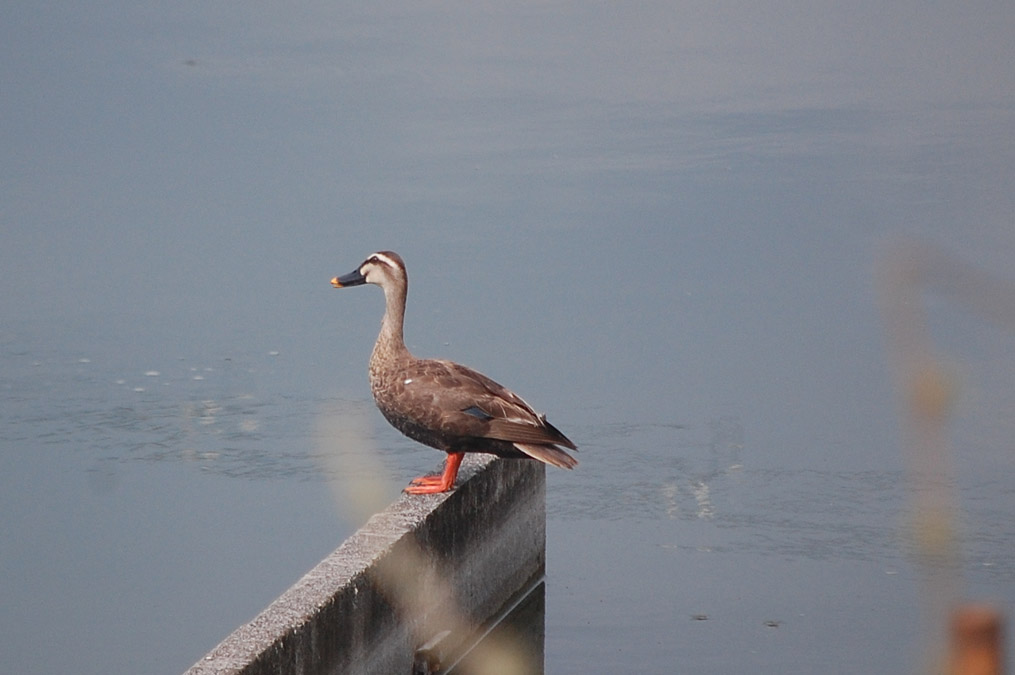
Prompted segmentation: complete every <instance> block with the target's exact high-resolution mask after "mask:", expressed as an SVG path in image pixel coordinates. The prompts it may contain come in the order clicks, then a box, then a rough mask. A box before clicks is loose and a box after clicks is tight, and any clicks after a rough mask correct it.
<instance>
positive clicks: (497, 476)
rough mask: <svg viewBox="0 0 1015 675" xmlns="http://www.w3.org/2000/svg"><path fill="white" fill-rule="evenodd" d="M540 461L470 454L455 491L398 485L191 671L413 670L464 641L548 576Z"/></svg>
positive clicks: (307, 674) (310, 673) (299, 674)
mask: <svg viewBox="0 0 1015 675" xmlns="http://www.w3.org/2000/svg"><path fill="white" fill-rule="evenodd" d="M544 469H545V467H544V465H543V464H541V463H539V462H531V461H519V460H503V459H497V458H494V457H491V456H488V455H479V456H470V457H468V458H467V459H466V461H465V463H463V465H462V470H461V473H460V474H459V476H460V479H459V480H460V482H459V487H458V488H457V489H456V490H455V491H454V492H451V493H445V494H441V495H418V496H413V495H402V496H401V497H400V498H399V499H398V500H397V501H395V502H394V503H393V504H391V505H390V506H389V507H388V508H387V509H385V510H384V511H382V512H380V513H378V514H376V515H374V516H373V517H371V518H370V520H368V521H367V523H366V525H364V526H363V527H362V528H361V529H360V530H358V531H357V532H356V533H355V534H353V535H352V536H351V537H350V538H349V539H348V540H346V541H345V542H344V543H343V544H342V545H341V546H340V547H339V548H338V549H336V550H335V551H334V552H333V553H332V554H331V555H329V556H328V557H327V558H325V559H324V560H323V561H321V562H320V563H319V564H318V565H317V566H316V567H315V568H314V569H312V570H310V572H308V573H307V574H306V575H305V576H304V577H303V578H302V579H300V580H299V581H298V582H296V584H295V585H293V586H292V587H291V588H290V589H289V590H287V591H286V592H285V593H284V594H283V595H282V596H281V597H279V598H278V599H277V600H276V601H275V602H273V603H272V604H271V605H269V606H268V608H267V609H265V610H264V611H263V612H262V613H261V614H260V615H258V616H257V617H256V618H254V620H253V621H251V622H250V623H248V624H246V625H244V626H241V627H240V628H238V629H237V630H236V631H235V632H234V633H233V634H232V635H230V636H229V637H228V638H226V639H225V640H224V641H223V642H222V643H221V644H219V645H218V646H217V647H215V649H213V650H212V651H211V652H209V653H208V655H207V656H205V657H204V658H203V659H201V660H200V661H199V662H198V663H196V664H195V665H194V666H193V667H191V669H190V670H188V671H187V673H186V675H210V674H212V673H216V674H225V673H230V674H237V675H238V674H243V675H266V674H269V673H271V674H282V673H285V674H286V675H289V674H292V675H326V674H327V675H331V674H337V673H383V674H384V675H391V674H392V673H407V674H408V673H410V672H411V669H412V662H413V652H414V651H415V649H416V648H417V647H418V646H420V645H422V644H423V643H425V642H427V641H428V640H430V639H432V638H433V637H434V636H436V635H438V634H439V633H440V632H441V631H443V630H450V631H452V633H453V634H455V635H460V636H461V640H462V641H466V640H468V639H469V635H468V633H469V631H470V630H471V628H473V627H476V626H478V625H480V624H482V623H484V622H485V621H486V620H487V619H488V618H490V617H491V616H493V615H494V614H495V613H496V612H497V611H498V610H499V609H500V608H501V607H502V606H503V605H504V604H505V603H506V602H507V601H509V600H510V599H511V598H512V597H513V596H514V595H515V594H516V593H518V592H519V591H520V590H522V589H524V588H525V587H526V586H527V585H529V584H530V583H531V581H532V579H534V578H537V577H538V576H541V575H542V572H543V569H544V565H545V551H546V478H545V470H544Z"/></svg>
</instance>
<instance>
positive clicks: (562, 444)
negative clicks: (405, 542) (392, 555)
mask: <svg viewBox="0 0 1015 675" xmlns="http://www.w3.org/2000/svg"><path fill="white" fill-rule="evenodd" d="M363 284H373V285H375V286H380V287H381V290H382V291H384V301H385V311H384V318H383V319H382V320H381V331H380V334H379V335H378V336H377V342H376V343H375V344H374V349H373V352H372V353H371V355H370V366H369V374H370V391H371V393H372V394H373V397H374V402H375V403H376V404H377V408H378V409H379V410H380V412H381V414H382V415H383V416H384V418H385V419H386V420H387V421H388V422H389V423H390V424H391V425H392V426H393V427H395V428H396V429H398V430H399V431H400V432H402V433H403V434H405V435H406V436H408V437H409V438H411V439H413V440H415V441H418V442H419V443H422V444H423V445H427V446H429V447H431V448H436V449H437V450H442V451H444V452H446V453H447V458H446V460H445V463H444V469H443V471H442V472H441V474H440V475H434V476H429V475H428V476H421V477H419V478H415V479H413V480H412V481H410V483H409V485H408V486H407V487H406V488H405V492H407V493H409V494H435V493H442V492H448V491H450V490H451V489H452V488H453V487H454V484H455V479H456V478H457V477H458V469H459V467H460V466H461V463H462V459H463V458H464V457H465V454H466V453H489V454H493V455H497V456H498V457H505V458H510V459H534V460H538V461H540V462H544V463H546V464H550V465H552V466H556V467H560V468H563V469H573V468H574V467H575V466H577V465H578V460H576V459H575V458H574V457H572V456H571V455H570V454H568V453H567V451H566V450H565V448H566V449H568V450H577V449H578V448H577V446H576V445H575V444H574V443H573V442H571V440H570V439H569V438H568V437H567V436H565V435H564V434H563V433H561V431H560V430H559V429H557V428H556V427H555V426H553V425H552V424H550V423H549V422H548V421H547V420H546V415H543V414H541V413H537V412H536V411H535V410H533V408H532V406H530V405H529V404H528V403H526V402H525V401H524V400H523V399H522V398H521V397H520V396H518V395H517V394H515V393H514V392H512V391H510V390H509V389H507V388H506V387H504V386H502V385H500V384H498V383H497V382H495V381H494V380H492V379H490V378H489V377H487V376H486V375H483V374H482V373H479V372H477V371H475V370H473V369H472V368H468V367H466V366H463V365H461V364H459V363H455V362H453V361H445V360H441V359H420V358H416V357H415V356H413V355H412V354H411V353H410V352H409V350H408V348H407V347H406V346H405V340H404V337H403V323H404V319H405V300H406V295H407V292H408V289H409V277H408V274H407V273H406V270H405V262H404V261H403V260H402V258H401V256H399V255H398V254H397V253H395V252H393V251H378V252H377V253H374V254H372V255H370V256H369V257H368V258H367V259H366V260H364V261H363V262H362V263H361V264H360V266H359V267H357V268H356V269H355V270H353V271H352V272H350V273H348V274H344V275H341V276H337V277H335V278H333V279H332V280H331V285H332V286H333V287H335V288H350V287H353V286H361V285H363Z"/></svg>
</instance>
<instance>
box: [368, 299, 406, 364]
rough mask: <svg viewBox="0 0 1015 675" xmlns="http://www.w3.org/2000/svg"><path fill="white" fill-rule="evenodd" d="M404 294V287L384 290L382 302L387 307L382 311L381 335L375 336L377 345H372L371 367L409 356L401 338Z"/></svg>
mask: <svg viewBox="0 0 1015 675" xmlns="http://www.w3.org/2000/svg"><path fill="white" fill-rule="evenodd" d="M405 294H406V288H405V287H404V286H394V287H389V288H385V289H384V301H385V303H386V305H387V307H386V309H385V311H384V319H383V320H382V321H381V333H380V335H378V336H377V344H375V345H374V352H373V355H372V356H371V358H370V361H371V365H372V366H373V365H374V364H380V363H384V362H386V361H388V360H389V359H397V358H399V357H404V356H408V355H409V350H408V349H406V347H405V339H404V338H403V336H402V324H403V321H404V319H405Z"/></svg>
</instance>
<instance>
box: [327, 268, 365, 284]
mask: <svg viewBox="0 0 1015 675" xmlns="http://www.w3.org/2000/svg"><path fill="white" fill-rule="evenodd" d="M366 282H367V278H366V277H365V276H363V275H362V274H360V273H359V270H356V271H355V272H349V273H348V274H343V275H342V276H340V277H335V278H334V279H332V280H331V285H332V286H334V287H335V288H345V287H346V286H359V285H360V284H365V283H366Z"/></svg>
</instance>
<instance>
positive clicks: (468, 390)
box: [406, 360, 576, 454]
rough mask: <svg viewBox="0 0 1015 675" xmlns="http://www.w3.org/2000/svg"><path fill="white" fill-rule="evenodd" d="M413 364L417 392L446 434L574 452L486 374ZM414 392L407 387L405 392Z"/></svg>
mask: <svg viewBox="0 0 1015 675" xmlns="http://www.w3.org/2000/svg"><path fill="white" fill-rule="evenodd" d="M417 364H418V366H417V377H418V382H419V385H420V386H419V388H418V391H419V392H420V395H422V396H424V397H427V398H430V397H432V399H431V400H432V405H433V406H434V407H435V408H436V409H438V410H440V420H439V424H440V426H441V427H442V428H443V429H446V430H447V431H448V432H450V433H453V434H456V435H469V436H475V437H479V438H492V439H496V440H501V441H507V442H510V443H516V444H519V445H522V444H530V445H561V446H564V447H566V448H570V449H572V450H574V449H576V446H575V444H574V443H572V442H571V440H570V439H569V438H568V437H567V436H565V435H564V434H563V433H561V432H560V430H559V429H557V428H556V427H555V426H553V425H552V424H550V423H549V422H547V421H546V416H545V415H540V414H539V413H537V412H536V411H535V410H533V409H532V406H530V405H529V404H528V403H526V402H525V400H524V399H522V397H521V396H518V395H517V394H515V393H514V392H512V391H511V390H510V389H508V388H507V387H504V386H503V385H501V384H499V383H498V382H496V381H494V380H492V379H490V378H489V377H487V376H486V375H483V374H482V373H479V372H477V371H475V370H473V369H471V368H468V367H466V366H463V365H461V364H458V363H454V362H452V361H438V360H423V361H419V362H417ZM406 379H409V378H406ZM416 381H417V380H416V379H414V383H415V382H416ZM412 388H413V387H412V386H411V384H410V385H408V386H406V391H408V390H411V389H412ZM519 449H522V448H519ZM522 451H523V452H526V451H525V450H524V449H522ZM526 454H530V453H528V452H526Z"/></svg>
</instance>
